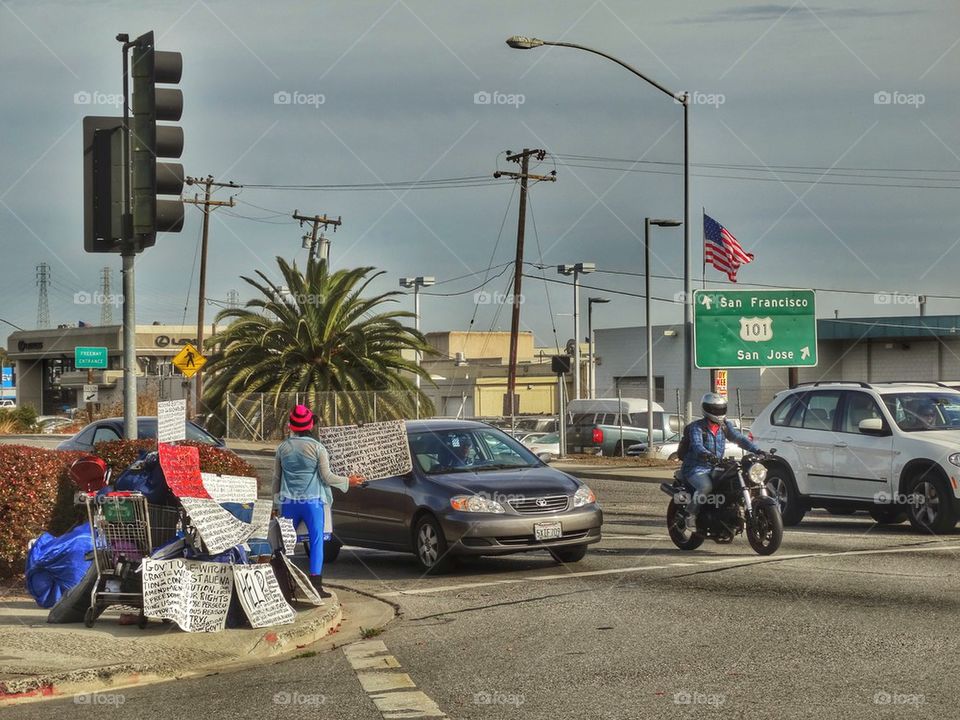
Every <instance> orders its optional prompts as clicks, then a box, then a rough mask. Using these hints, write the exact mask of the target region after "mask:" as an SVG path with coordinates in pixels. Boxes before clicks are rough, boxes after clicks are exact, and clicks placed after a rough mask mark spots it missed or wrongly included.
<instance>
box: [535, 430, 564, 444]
mask: <svg viewBox="0 0 960 720" xmlns="http://www.w3.org/2000/svg"><path fill="white" fill-rule="evenodd" d="M558 442H560V433H547V434H546V435H541V436H540V437H539V438H538V439H537V444H538V445H551V444H553V443H558Z"/></svg>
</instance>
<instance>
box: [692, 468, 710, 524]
mask: <svg viewBox="0 0 960 720" xmlns="http://www.w3.org/2000/svg"><path fill="white" fill-rule="evenodd" d="M687 482H688V483H689V484H690V485H691V486H693V490H694V492H693V497H691V498H690V503H689V504H688V505H687V512H688V513H690V514H691V515H696V514H697V513H698V512H700V507H701V506H702V505H705V504H706V496H707V495H709V494H710V491H711V490H713V481H712V479H711V478H710V471H709V470H703V471H701V472H695V473H693V474H691V475H690V476H689V477H688V478H687Z"/></svg>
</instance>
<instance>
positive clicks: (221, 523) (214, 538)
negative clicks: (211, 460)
mask: <svg viewBox="0 0 960 720" xmlns="http://www.w3.org/2000/svg"><path fill="white" fill-rule="evenodd" d="M180 502H181V503H182V504H183V509H184V510H186V511H187V515H189V516H190V524H191V525H193V526H194V527H195V528H196V529H197V532H198V533H200V537H201V539H202V540H203V544H204V545H206V547H207V550H208V551H209V552H210V554H212V555H217V554H219V553H222V552H223V551H225V550H228V549H229V548H232V547H233V546H235V545H239V544H241V543H243V542H246V540H247V538H249V537H250V534H251V533H252V532H253V525H251V524H250V523H245V522H242V521H241V520H237V518H235V517H234V516H233V515H232V514H231V513H230V512H228V511H227V510H226V509H224V508H223V507H222V506H221V505H220V504H219V503H218V502H217V501H216V500H213V499H211V498H199V497H181V498H180Z"/></svg>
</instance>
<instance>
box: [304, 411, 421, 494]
mask: <svg viewBox="0 0 960 720" xmlns="http://www.w3.org/2000/svg"><path fill="white" fill-rule="evenodd" d="M317 434H318V437H319V438H320V442H321V443H323V446H324V447H325V448H326V449H327V452H328V453H330V469H331V470H333V472H335V473H336V474H337V475H360V476H362V477H364V478H366V479H367V480H380V479H382V478H388V477H394V476H395V475H406V474H407V473H408V472H410V471H411V470H412V469H413V466H412V463H411V460H410V446H409V444H408V443H407V429H406V425H405V424H404V422H403V420H390V421H388V422H379V423H368V424H366V425H335V426H333V427H322V428H318V429H317Z"/></svg>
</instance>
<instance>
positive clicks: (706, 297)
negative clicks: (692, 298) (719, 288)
mask: <svg viewBox="0 0 960 720" xmlns="http://www.w3.org/2000/svg"><path fill="white" fill-rule="evenodd" d="M700 304H701V305H703V306H704V307H705V308H706V309H707V310H709V309H710V306H711V305H713V300H711V299H710V296H709V295H704V296H703V300H701V301H700Z"/></svg>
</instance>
